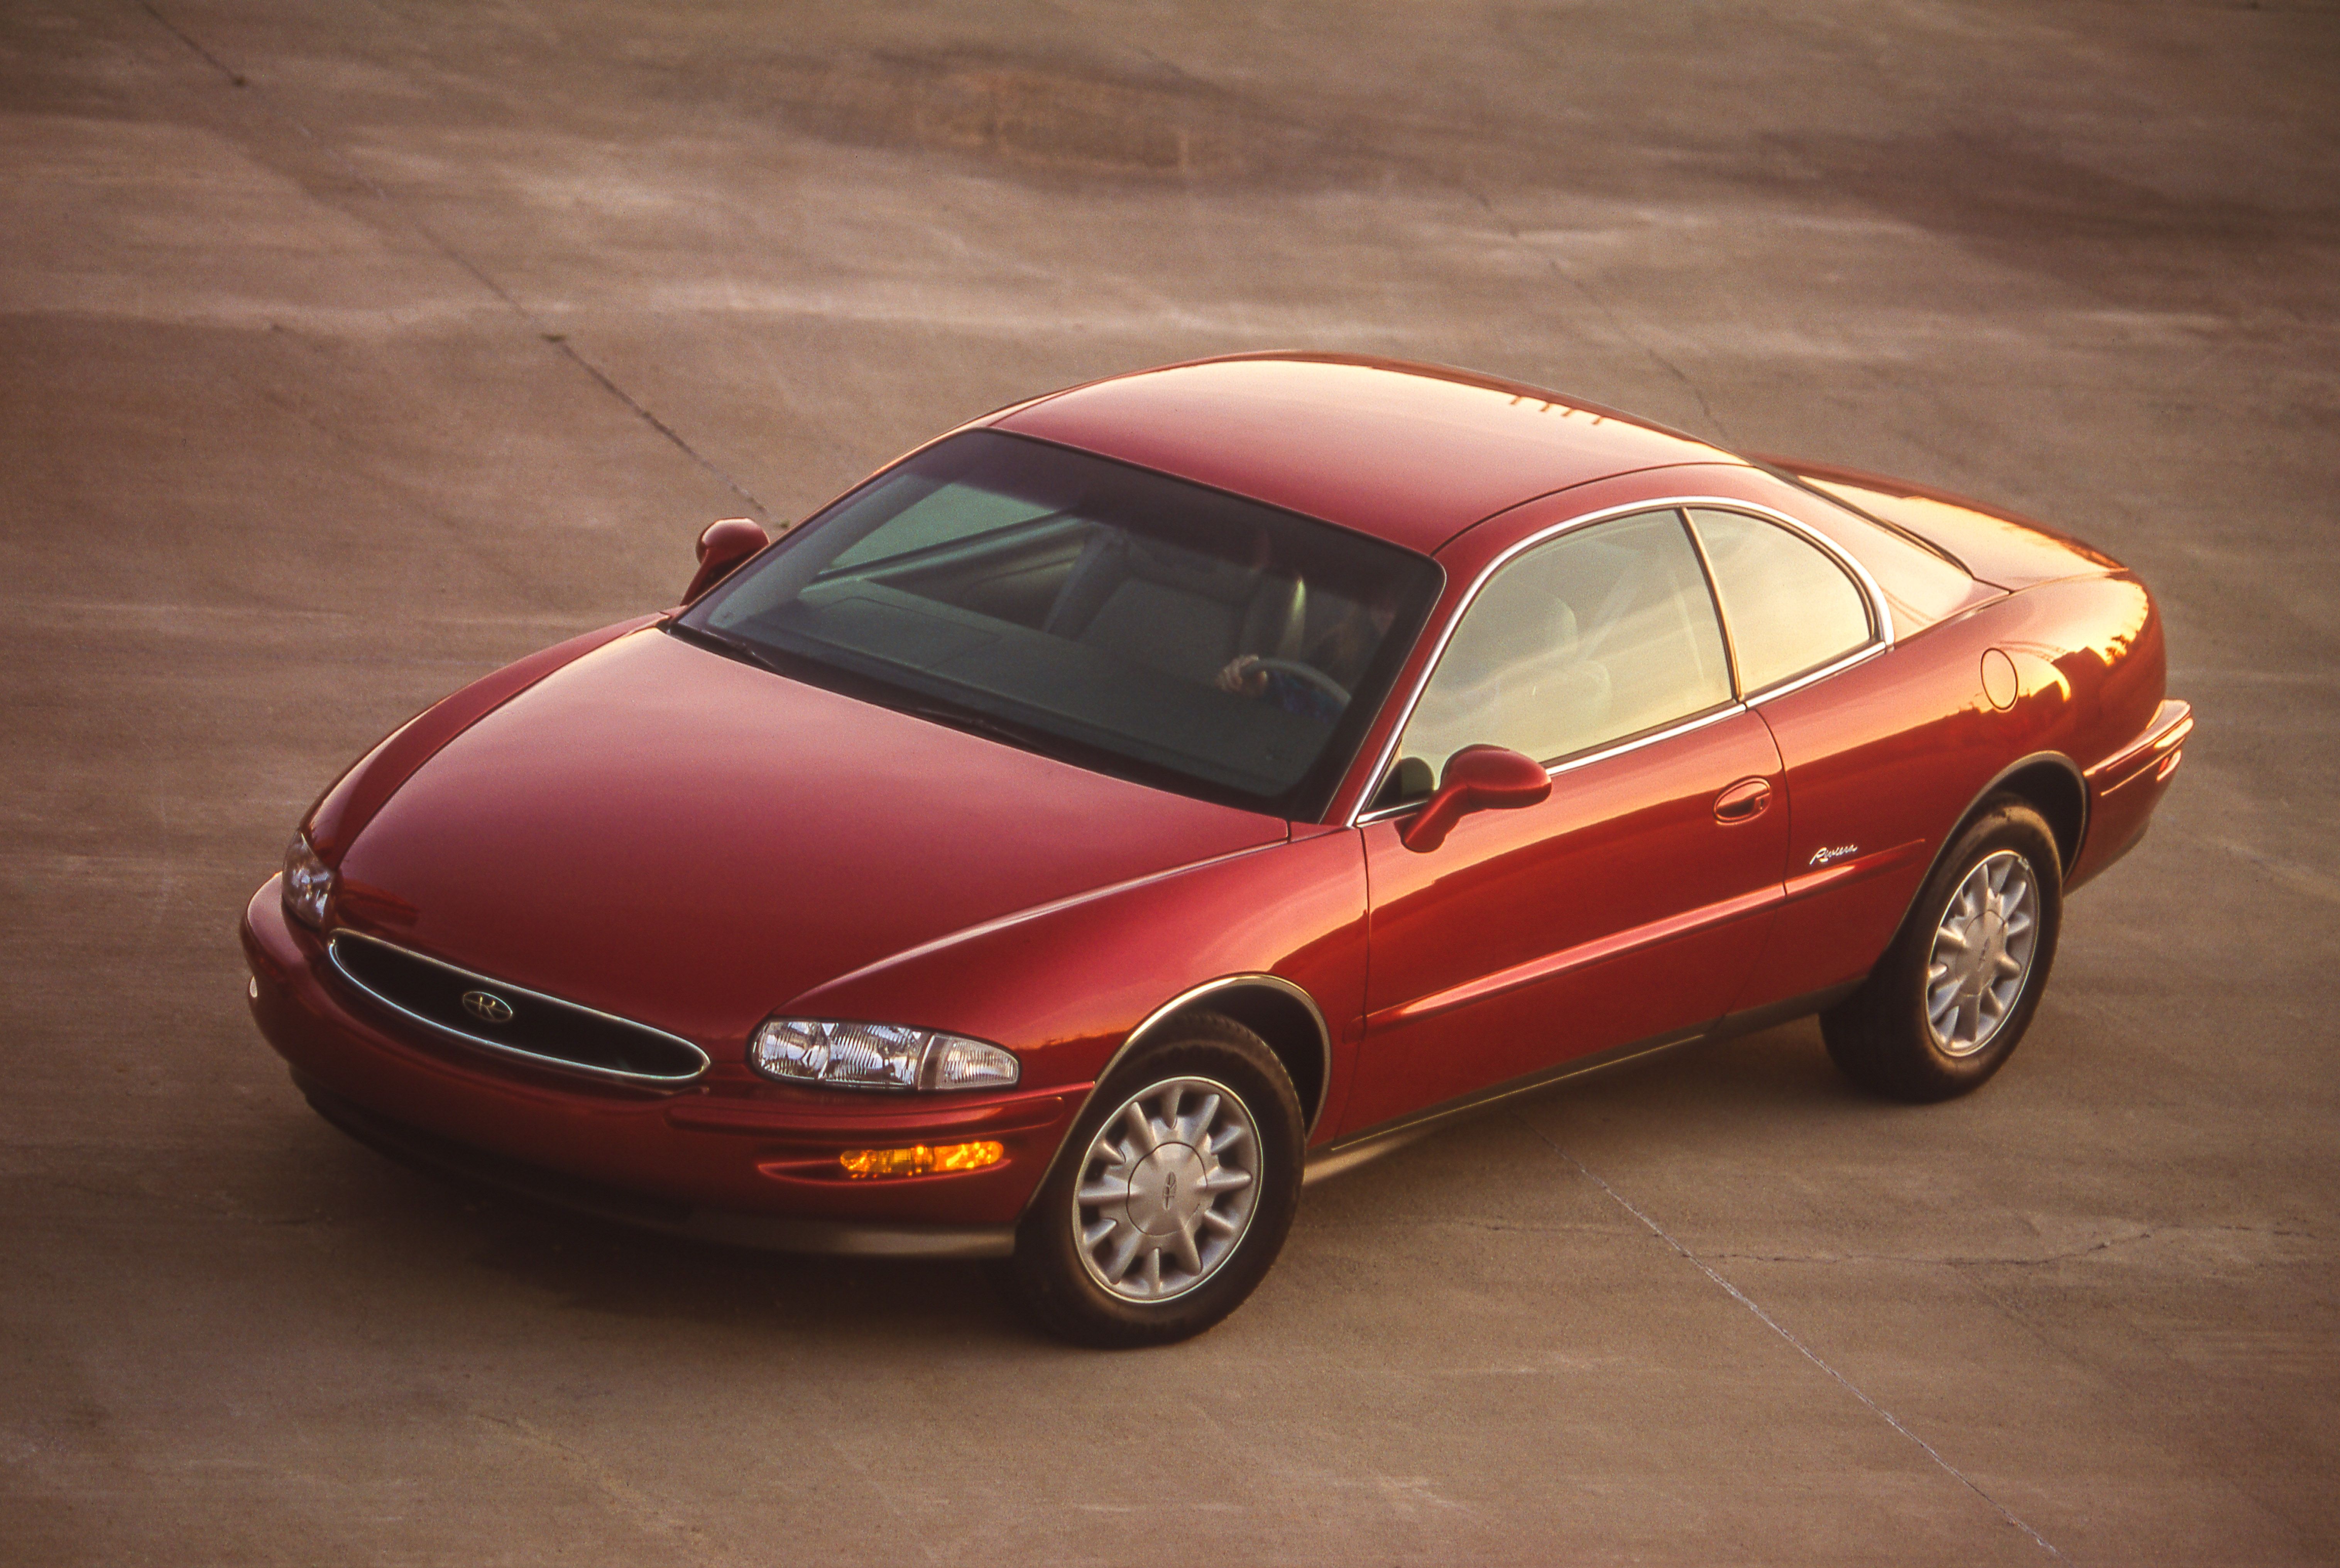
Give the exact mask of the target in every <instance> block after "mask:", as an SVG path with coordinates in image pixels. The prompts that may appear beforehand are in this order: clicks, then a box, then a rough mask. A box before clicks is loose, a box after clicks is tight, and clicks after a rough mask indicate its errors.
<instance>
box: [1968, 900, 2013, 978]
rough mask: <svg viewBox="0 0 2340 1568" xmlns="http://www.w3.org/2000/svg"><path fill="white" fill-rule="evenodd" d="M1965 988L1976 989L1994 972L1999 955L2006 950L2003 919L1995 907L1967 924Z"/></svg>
mask: <svg viewBox="0 0 2340 1568" xmlns="http://www.w3.org/2000/svg"><path fill="white" fill-rule="evenodd" d="M1966 937H1967V954H1966V966H1965V968H1966V975H1965V979H1966V987H1965V988H1966V989H1968V990H1969V991H1979V990H1981V989H1982V987H1983V986H1984V984H1985V983H1986V982H1987V980H1988V978H1989V977H1991V976H1993V975H1995V974H1997V973H1998V959H1999V956H2000V955H2001V954H2003V953H2005V952H2006V951H2007V921H2006V919H2005V918H2003V917H2001V916H2000V915H1999V914H1998V912H1997V911H1995V910H1988V909H1987V910H1985V911H1984V912H1983V913H1981V914H1979V915H1977V916H1976V917H1975V918H1973V919H1972V920H1971V921H1969V922H1968V925H1967V931H1966Z"/></svg>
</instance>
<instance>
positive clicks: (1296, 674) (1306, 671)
mask: <svg viewBox="0 0 2340 1568" xmlns="http://www.w3.org/2000/svg"><path fill="white" fill-rule="evenodd" d="M1246 668H1247V669H1251V670H1281V671H1282V672H1283V673H1284V674H1286V675H1289V676H1291V677H1292V678H1293V679H1294V680H1300V681H1304V682H1305V683H1306V684H1308V685H1310V686H1314V688H1316V690H1319V691H1322V692H1324V693H1325V694H1326V695H1327V696H1329V697H1331V698H1332V699H1333V700H1334V701H1335V702H1337V703H1339V704H1340V705H1341V706H1342V707H1344V708H1346V707H1347V706H1348V705H1349V689H1348V688H1347V687H1345V686H1344V685H1342V684H1341V683H1340V682H1339V681H1337V680H1334V679H1333V678H1332V677H1331V676H1329V675H1327V674H1325V673H1324V671H1323V670H1319V669H1317V668H1316V667H1315V666H1314V665H1313V664H1303V663H1301V662H1300V660H1297V659H1262V658H1260V657H1259V656H1258V655H1257V654H1254V655H1253V656H1252V659H1251V662H1250V664H1249V665H1247V666H1246Z"/></svg>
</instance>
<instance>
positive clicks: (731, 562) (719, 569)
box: [682, 517, 772, 604]
mask: <svg viewBox="0 0 2340 1568" xmlns="http://www.w3.org/2000/svg"><path fill="white" fill-rule="evenodd" d="M771 542H772V541H771V537H770V536H769V535H768V534H767V533H766V532H765V531H764V530H763V528H762V526H761V525H760V524H759V523H757V522H756V521H753V520H752V519H749V518H745V517H727V518H724V519H722V520H721V521H718V522H710V523H709V524H708V525H707V531H706V532H704V533H702V534H700V535H699V570H698V571H695V572H693V573H692V574H691V578H690V586H689V588H687V589H685V590H683V593H682V601H683V602H684V603H685V604H689V602H690V601H691V600H694V599H697V598H698V597H699V595H700V594H702V593H704V592H706V591H707V590H709V589H710V588H712V587H714V586H715V585H716V584H717V583H719V582H720V581H723V580H724V579H725V578H727V577H729V576H730V575H731V569H732V568H733V567H735V566H738V565H739V563H740V562H741V561H745V560H747V559H748V558H749V556H751V555H753V554H755V553H756V552H757V551H759V550H761V549H763V548H764V546H766V545H768V544H769V543H771Z"/></svg>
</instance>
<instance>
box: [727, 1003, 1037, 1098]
mask: <svg viewBox="0 0 2340 1568" xmlns="http://www.w3.org/2000/svg"><path fill="white" fill-rule="evenodd" d="M748 1062H749V1066H750V1067H754V1068H755V1069H756V1070H757V1071H758V1072H759V1073H761V1074H763V1075H764V1076H765V1077H768V1078H778V1079H779V1080H780V1081H781V1082H783V1083H790V1084H823V1085H827V1086H828V1087H831V1088H842V1089H1006V1088H1013V1087H1016V1078H1017V1077H1019V1076H1021V1074H1022V1072H1023V1068H1022V1067H1021V1065H1020V1064H1018V1063H1017V1061H1016V1058H1015V1057H1014V1056H1013V1055H1011V1054H1009V1053H1008V1052H1006V1051H1004V1050H1002V1049H1000V1048H999V1047H997V1046H991V1045H986V1044H985V1043H984V1042H983V1041H981V1040H970V1039H967V1038H966V1037H964V1036H960V1035H945V1034H937V1032H935V1031H934V1030H932V1029H906V1028H902V1027H898V1026H897V1025H893V1024H837V1023H826V1022H823V1021H821V1020H819V1019H817V1018H774V1019H772V1020H771V1021H770V1022H768V1023H767V1024H766V1025H765V1026H764V1027H762V1028H760V1029H758V1030H757V1031H756V1037H755V1039H754V1040H753V1041H752V1042H750V1043H749V1047H748Z"/></svg>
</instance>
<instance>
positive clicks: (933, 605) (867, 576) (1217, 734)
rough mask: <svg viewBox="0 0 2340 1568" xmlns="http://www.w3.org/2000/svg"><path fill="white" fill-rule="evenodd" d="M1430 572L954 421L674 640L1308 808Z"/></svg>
mask: <svg viewBox="0 0 2340 1568" xmlns="http://www.w3.org/2000/svg"><path fill="white" fill-rule="evenodd" d="M1439 581H1440V579H1439V571H1438V568H1437V567H1436V565H1435V564H1433V562H1431V561H1427V560H1425V559H1423V557H1420V556H1417V555H1413V554H1411V553H1409V552H1407V551H1402V550H1398V549H1395V548H1394V547H1393V546H1390V545H1386V544H1383V543H1381V542H1379V541H1374V540H1371V539H1367V538H1365V537H1363V535H1360V534H1354V533H1351V532H1349V531H1346V530H1344V529H1338V528H1334V527H1331V526H1329V525H1327V524H1324V523H1321V522H1316V521H1311V520H1309V519H1307V518H1303V517H1298V516H1295V515H1294V514H1292V513H1290V512H1284V511H1276V510H1274V509H1273V508H1270V507H1265V506H1261V505H1259V504H1257V503H1255V502H1252V501H1242V500H1239V499H1237V498H1235V497H1233V496H1228V495H1224V494H1221V493H1219V492H1218V491H1209V490H1205V489H1202V488H1201V487H1199V486H1196V485H1191V484H1186V483H1184V482H1182V481H1177V480H1174V479H1170V478H1167V477H1165V476H1164V475H1161V474H1157V473H1152V472H1149V471H1145V470H1143V469H1135V468H1131V467H1128V466H1127V465H1125V464H1122V463H1117V462H1112V461H1107V460H1106V459H1103V458H1098V457H1092V456H1090V455H1088V454H1087V453H1085V452H1071V451H1068V450H1066V449H1065V448H1062V447H1056V446H1051V445H1048V444H1046V443H1045V442H1035V441H1029V440H1026V439H1023V438H1020V437H1016V436H1010V435H1006V434H1002V433H1000V432H993V431H971V432H967V433H965V434H961V435H957V436H954V437H952V438H950V439H949V440H947V441H945V442H939V443H937V445H935V446H933V447H930V448H928V449H927V450H926V451H925V452H920V453H917V455H916V456H914V457H912V458H910V459H908V460H907V461H904V462H902V463H900V464H898V465H897V466H896V467H895V468H893V469H891V470H889V471H887V472H885V473H883V474H880V475H879V476H878V477H877V478H876V479H874V480H872V481H870V482H869V483H868V484H866V485H864V486H862V487H861V489H859V490H858V491H854V492H853V493H852V494H851V495H848V496H847V497H846V498H845V499H844V500H842V501H838V503H837V504H836V505H834V506H832V507H830V508H829V509H828V511H825V512H823V513H822V514H821V515H820V516H818V517H817V518H815V519H813V520H812V521H809V522H808V523H806V524H805V525H804V526H803V527H802V528H800V529H798V530H797V531H795V532H794V533H792V534H790V535H789V536H788V538H787V539H786V540H785V541H782V542H781V544H780V545H779V546H778V548H776V549H774V550H772V551H768V553H766V554H765V555H763V556H761V557H759V559H758V560H757V561H756V562H755V563H754V564H753V565H752V566H750V567H749V568H747V569H745V570H743V571H741V572H740V573H739V575H738V576H736V577H735V578H734V579H732V581H729V582H727V583H725V584H724V585H723V586H722V587H721V588H719V589H718V590H716V591H715V592H713V593H711V594H709V596H708V597H707V598H706V599H705V600H702V601H701V602H700V603H699V604H698V605H696V606H694V607H692V609H691V610H689V611H688V612H687V613H686V614H685V615H683V616H682V617H681V618H680V620H679V633H680V634H681V635H685V636H694V635H695V636H697V637H699V639H701V640H709V641H715V642H719V643H725V644H729V645H730V646H731V647H732V648H733V650H735V651H739V652H742V653H744V654H746V655H747V656H749V657H753V658H755V659H757V660H760V661H762V662H765V663H767V664H770V665H772V666H773V667H774V668H776V669H778V670H781V671H782V672H784V673H786V674H788V675H791V676H796V677H798V678H799V679H803V680H812V681H815V682H817V683H821V684H826V685H831V686H835V687H838V688H839V689H841V690H850V691H852V692H853V693H854V694H855V695H858V696H861V697H864V698H866V699H868V700H874V701H878V702H883V703H886V704H887V705H888V706H892V707H898V708H905V709H910V710H917V711H920V712H921V713H923V714H925V715H926V716H927V717H929V718H933V719H937V721H939V722H945V723H957V724H959V725H962V726H964V727H967V728H974V729H982V730H983V731H985V732H986V733H988V734H991V735H993V736H994V737H995V738H996V739H1005V740H1007V741H1009V742H1010V743H1013V744H1017V745H1022V746H1025V747H1026V748H1027V749H1034V750H1040V751H1044V752H1047V753H1049V754H1051V755H1057V756H1062V757H1065V758H1066V759H1071V760H1074V761H1078V762H1081V763H1083V764H1085V765H1087V766H1092V767H1096V768H1099V769H1103V770H1106V771H1110V772H1117V773H1121V774H1123V775H1125V776H1127V777H1132V778H1137V779H1144V780H1145V781H1147V782H1152V783H1157V784H1161V785H1164V786H1165V787H1167V788H1172V789H1182V790H1185V791H1186V792H1188V793H1195V794H1200V795H1203V796H1205V797H1206V798H1210V799H1225V800H1227V801H1229V802H1230V803H1233V804H1238V805H1244V806H1250V807H1254V808H1258V809H1271V810H1276V811H1281V812H1284V813H1285V814H1287V815H1292V816H1313V815H1315V814H1316V813H1317V812H1318V811H1320V810H1321V809H1322V808H1323V805H1324V800H1325V799H1326V798H1327V797H1329V795H1330V793H1331V790H1332V789H1333V787H1334V784H1335V783H1337V781H1338V779H1339V776H1340V774H1341V772H1342V770H1343V769H1344V767H1345V765H1346V763H1347V761H1348V759H1349V757H1350V756H1351V755H1353V752H1354V749H1355V747H1356V743H1357V740H1358V739H1359V738H1360V736H1361V734H1362V731H1363V728H1364V726H1365V724H1366V722H1367V721H1368V720H1369V719H1370V717H1371V715H1372V713H1373V710H1375V709H1376V708H1377V706H1378V705H1379V702H1380V700H1381V697H1382V695H1383V692H1385V691H1386V690H1387V689H1388V685H1389V682H1390V680H1391V679H1392V677H1393V675H1394V673H1395V667H1396V666H1397V664H1399V663H1400V662H1402V661H1403V657H1404V653H1405V650H1406V648H1407V647H1408V646H1409V645H1410V644H1411V642H1412V640H1413V637H1414V635H1415V633H1416V632H1417V631H1418V630H1419V629H1420V627H1421V623H1422V620H1423V615H1424V614H1425V613H1426V612H1427V610H1428V607H1429V605H1430V603H1431V601H1432V600H1433V599H1434V598H1435V597H1436V594H1437V591H1438V584H1439ZM936 787H937V789H947V788H948V787H949V781H948V780H947V779H937V780H936Z"/></svg>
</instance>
